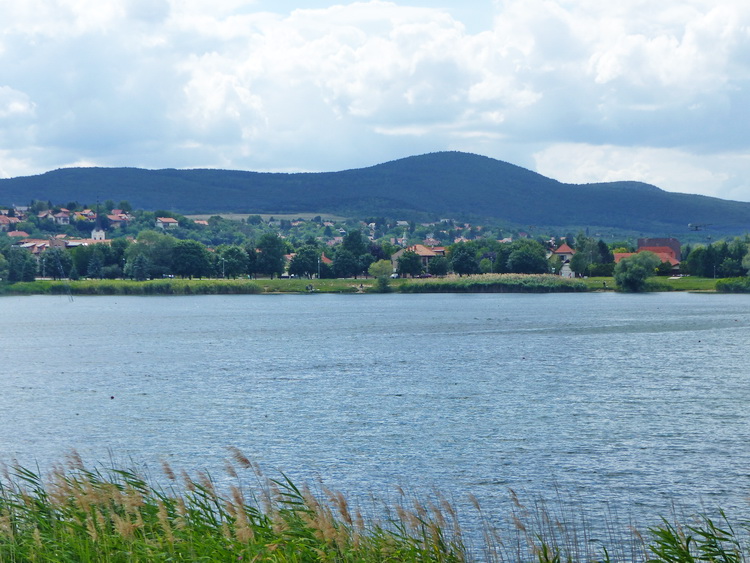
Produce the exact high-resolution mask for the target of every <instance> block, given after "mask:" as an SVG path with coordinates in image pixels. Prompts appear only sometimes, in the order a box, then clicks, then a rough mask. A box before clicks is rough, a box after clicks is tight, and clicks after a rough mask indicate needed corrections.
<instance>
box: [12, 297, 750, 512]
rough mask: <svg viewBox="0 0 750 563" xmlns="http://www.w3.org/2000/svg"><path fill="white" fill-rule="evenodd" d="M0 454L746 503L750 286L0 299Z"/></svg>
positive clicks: (480, 489) (449, 490) (695, 504)
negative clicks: (233, 455)
mask: <svg viewBox="0 0 750 563" xmlns="http://www.w3.org/2000/svg"><path fill="white" fill-rule="evenodd" d="M0 319H1V320H2V322H0V365H1V366H3V368H2V375H0V382H2V392H1V393H0V413H2V414H0V417H2V420H1V423H0V459H2V460H4V461H6V462H10V461H11V460H14V459H17V460H19V461H20V462H21V463H23V464H26V465H34V464H37V463H38V464H39V465H41V466H42V467H48V466H49V465H51V464H52V463H55V462H60V461H62V460H63V459H64V458H65V455H66V454H67V453H69V452H70V451H71V449H73V448H75V449H76V450H78V451H79V452H80V453H81V455H82V456H83V458H84V459H85V460H87V461H90V462H103V463H108V462H109V460H110V459H114V460H116V462H118V463H121V462H122V463H123V464H124V465H135V466H138V467H145V468H146V469H151V470H153V471H154V472H156V473H158V467H159V461H160V460H162V459H165V460H169V461H170V463H172V464H173V465H175V466H176V467H178V468H184V469H187V470H188V471H193V470H195V469H201V468H207V469H209V470H210V471H211V472H212V473H213V474H214V475H219V474H223V469H222V468H223V465H224V460H225V459H227V458H228V455H229V454H228V452H227V449H226V448H227V447H228V446H236V447H238V448H240V449H241V450H242V451H243V452H244V453H245V454H246V455H247V456H248V457H250V458H252V459H254V460H256V461H258V462H259V463H261V465H262V466H263V467H264V468H265V469H266V470H267V471H269V472H270V473H271V474H276V475H277V474H278V473H277V471H279V470H283V471H284V472H286V473H287V474H288V475H290V476H291V477H292V478H293V479H295V480H315V479H317V478H320V479H322V481H323V482H324V483H325V484H326V485H328V486H330V487H332V488H335V489H338V490H341V491H343V492H345V493H346V494H347V495H350V496H352V497H355V498H366V497H367V494H368V493H369V492H374V493H376V494H377V495H381V496H387V495H389V494H392V492H393V491H394V489H395V486H396V485H401V486H404V487H407V488H408V489H409V490H412V491H415V494H421V493H425V492H429V491H430V490H432V488H433V487H436V488H437V489H439V490H441V491H443V492H444V493H445V494H446V495H448V496H450V497H452V498H454V499H455V501H456V502H457V503H458V504H459V505H462V504H465V503H466V502H467V501H466V495H467V494H468V493H473V494H475V495H476V496H477V497H478V498H479V500H480V501H481V502H482V503H483V505H484V506H485V508H489V509H490V510H491V511H494V513H495V514H497V515H498V517H501V514H500V513H501V512H502V510H503V508H502V507H503V506H504V503H506V502H507V499H508V489H509V488H513V489H514V490H517V491H518V492H519V493H520V494H521V495H522V498H527V499H537V498H547V499H550V498H551V499H554V498H556V497H557V495H558V493H560V494H562V495H563V496H565V497H566V498H572V499H575V502H576V503H577V504H579V505H580V506H581V509H582V510H589V509H590V510H594V511H596V510H599V509H602V507H605V508H606V507H609V508H608V509H609V510H611V509H612V507H615V509H616V510H617V511H618V512H619V513H627V514H630V515H634V516H635V518H636V520H639V519H641V518H648V517H650V518H651V519H652V521H653V520H655V519H656V518H657V517H658V516H659V515H668V514H669V513H670V511H671V509H672V508H671V507H672V505H673V503H676V504H677V505H679V506H684V507H685V509H686V510H687V511H688V512H695V511H699V510H701V509H702V507H704V506H705V507H709V508H711V507H716V506H722V507H724V508H726V509H727V510H728V511H729V512H730V513H737V512H742V511H744V513H745V514H747V508H748V503H747V500H746V497H747V495H748V485H749V484H750V478H749V472H750V446H749V445H748V444H750V408H748V405H750V368H749V367H748V353H747V352H748V344H750V296H745V295H713V294H689V293H659V294H645V295H626V294H616V293H594V294H550V295H524V294H497V295H395V294H391V295H276V296H200V297H76V298H74V299H72V300H71V299H69V298H67V297H59V296H54V297H51V296H35V297H3V298H0Z"/></svg>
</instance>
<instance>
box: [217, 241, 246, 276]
mask: <svg viewBox="0 0 750 563" xmlns="http://www.w3.org/2000/svg"><path fill="white" fill-rule="evenodd" d="M247 266H248V258H247V252H246V251H245V249H244V248H242V247H241V246H239V245H236V244H232V245H221V246H219V248H217V249H216V272H217V273H220V274H221V275H222V277H229V278H234V279H236V278H237V276H241V275H243V274H247Z"/></svg>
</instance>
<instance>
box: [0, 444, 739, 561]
mask: <svg viewBox="0 0 750 563" xmlns="http://www.w3.org/2000/svg"><path fill="white" fill-rule="evenodd" d="M230 451H231V459H229V460H228V461H227V463H226V465H225V467H226V472H227V476H226V478H224V479H222V480H221V482H222V483H225V485H222V489H220V488H219V486H218V485H217V482H216V481H215V480H214V479H213V478H212V477H211V476H210V475H209V474H208V473H206V472H198V473H197V474H196V475H192V476H191V475H188V474H187V473H185V472H184V471H182V472H178V471H175V470H174V469H173V468H172V467H171V466H170V465H168V464H167V463H166V462H163V463H162V470H163V474H162V475H160V476H159V477H160V478H159V481H160V482H162V483H164V484H163V485H155V484H153V483H152V481H151V480H150V479H148V478H146V477H144V476H143V475H142V474H140V473H139V472H137V471H132V470H128V469H122V468H116V467H115V468H104V467H99V466H96V467H93V468H92V467H89V466H86V465H85V464H84V463H83V461H82V460H81V458H80V456H78V455H77V454H76V453H73V454H71V455H70V456H69V457H68V459H67V461H66V463H65V464H59V465H57V466H56V467H54V468H53V469H52V470H51V471H49V472H48V474H45V475H41V472H40V471H39V470H36V471H32V470H29V469H27V468H24V467H22V466H19V465H13V466H10V467H7V466H5V467H3V472H2V475H3V476H2V477H1V478H0V561H7V562H21V561H24V562H25V561H44V562H50V563H63V562H69V561H81V562H100V561H105V562H155V561H156V562H158V561H239V562H242V561H245V562H250V561H258V562H260V561H274V562H279V563H283V562H316V561H321V562H327V561H330V562H365V563H366V562H402V561H407V562H408V561H414V562H417V561H419V562H423V561H424V562H427V561H434V562H461V561H489V562H518V561H536V562H539V563H553V562H555V563H562V562H571V563H572V562H579V561H580V562H592V561H601V562H605V561H607V562H608V561H638V562H640V561H643V562H654V563H655V562H695V561H716V562H719V561H721V562H726V563H735V562H736V563H739V562H742V561H748V560H750V549H748V541H747V540H748V530H749V529H750V523H748V522H744V523H741V524H740V525H738V526H736V525H733V524H732V523H731V522H730V520H729V519H728V518H727V517H726V516H725V515H724V514H723V513H722V512H721V511H719V512H718V513H717V517H716V518H710V517H708V516H698V517H694V518H691V519H690V522H687V523H679V522H676V521H674V522H673V521H668V520H666V519H663V520H661V523H660V524H658V525H656V526H653V527H651V528H648V529H646V530H645V532H643V533H640V532H638V531H637V530H635V529H633V528H632V526H631V527H629V528H628V529H626V530H623V531H622V533H620V532H618V531H617V530H613V529H612V528H611V526H610V525H609V523H606V522H605V526H607V529H608V530H609V532H608V533H607V534H606V536H607V540H606V541H601V540H598V539H594V534H593V531H592V530H591V529H590V520H587V519H586V517H583V516H582V515H576V514H574V513H570V511H567V512H566V511H558V510H555V509H551V508H550V507H549V506H548V505H546V504H544V503H534V505H533V506H532V507H531V508H527V507H525V506H524V505H522V504H521V502H520V501H519V499H518V498H517V497H516V495H515V494H514V493H513V492H512V491H510V495H511V500H512V508H511V509H510V513H509V514H507V515H506V516H507V518H506V520H507V522H508V523H509V524H510V527H509V528H503V531H500V529H499V528H498V527H497V522H498V519H497V516H498V515H488V514H486V513H484V512H483V511H482V508H481V506H480V505H479V502H478V501H477V500H476V499H475V498H473V497H470V499H469V500H470V501H471V504H472V505H473V507H474V509H475V510H476V514H475V516H477V518H474V519H473V521H475V522H479V523H480V526H481V527H482V530H481V533H480V534H479V536H481V538H482V539H468V534H465V533H464V531H463V530H462V527H461V523H460V518H459V514H458V512H457V510H456V509H455V507H454V505H453V503H451V502H448V501H447V500H446V499H445V498H443V497H442V496H441V495H440V494H439V493H437V492H435V493H433V495H432V497H433V498H431V499H429V500H427V501H425V502H423V501H421V500H419V499H416V498H414V497H413V496H411V495H408V494H405V493H404V492H403V491H401V490H399V496H398V498H397V499H396V500H395V501H393V502H392V503H390V504H387V503H385V502H384V503H383V506H382V507H377V506H374V505H373V506H371V507H370V508H369V510H367V511H366V512H365V513H364V514H363V512H362V511H361V510H360V509H359V507H358V506H356V505H351V504H350V503H349V501H348V499H346V498H345V497H344V496H343V495H342V494H341V493H337V492H335V491H330V490H328V489H326V488H325V487H323V486H322V485H319V486H318V487H317V488H316V489H315V491H313V490H311V489H310V488H309V487H307V486H300V487H298V486H297V485H296V484H295V483H293V482H292V481H291V480H290V479H288V478H286V477H285V476H284V475H281V476H280V477H279V478H277V479H271V478H269V477H267V476H266V475H265V474H264V473H263V472H262V471H261V469H260V468H259V466H258V465H257V464H255V463H253V462H251V461H250V460H248V459H247V458H246V457H245V456H244V455H243V454H242V452H241V451H239V450H238V449H236V448H230ZM224 488H226V490H224ZM371 500H372V497H371ZM376 502H377V501H376ZM572 510H575V509H572ZM374 512H377V515H376V514H374ZM464 516H465V515H464V514H462V515H461V517H462V518H463V517H464ZM607 542H609V543H607Z"/></svg>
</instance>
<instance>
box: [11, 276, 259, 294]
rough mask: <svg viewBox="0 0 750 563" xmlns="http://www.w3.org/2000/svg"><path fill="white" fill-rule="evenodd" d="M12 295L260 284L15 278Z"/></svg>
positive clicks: (221, 289) (189, 290)
mask: <svg viewBox="0 0 750 563" xmlns="http://www.w3.org/2000/svg"><path fill="white" fill-rule="evenodd" d="M6 289H7V292H8V293H13V294H16V295H50V294H52V295H65V294H70V295H214V294H222V295H232V294H257V293H261V292H262V289H261V287H260V286H259V285H258V284H257V283H255V282H253V281H250V280H182V279H165V280H151V281H144V282H137V281H130V280H77V281H65V280H63V281H46V280H37V281H34V282H19V283H15V284H12V285H11V286H8V287H7V288H6Z"/></svg>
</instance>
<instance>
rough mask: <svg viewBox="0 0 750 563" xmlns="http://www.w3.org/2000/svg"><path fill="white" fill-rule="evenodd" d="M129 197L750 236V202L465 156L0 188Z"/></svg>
mask: <svg viewBox="0 0 750 563" xmlns="http://www.w3.org/2000/svg"><path fill="white" fill-rule="evenodd" d="M97 198H98V199H112V200H115V201H119V200H123V199H126V200H128V201H130V202H131V203H132V204H133V205H134V206H135V207H140V208H144V209H169V210H173V211H176V212H180V213H214V212H215V213H218V212H250V213H302V212H316V213H323V212H325V213H337V214H344V215H355V216H365V215H386V216H390V217H398V218H425V217H446V216H447V217H453V218H459V219H460V218H464V217H474V218H482V219H494V220H504V221H508V222H511V223H515V224H518V225H529V224H533V225H539V226H555V227H566V226H575V227H581V226H592V227H598V228H607V229H620V230H628V231H641V232H647V233H667V232H684V231H686V230H687V225H688V223H709V224H712V225H714V227H713V228H714V229H715V230H717V231H720V232H725V233H737V234H739V233H744V232H746V231H747V230H750V203H742V202H731V201H725V200H720V199H717V198H710V197H705V196H696V195H688V194H676V193H670V192H665V191H663V190H661V189H659V188H657V187H655V186H651V185H648V184H643V183H640V182H614V183H606V184H586V185H575V184H564V183H561V182H558V181H556V180H552V179H550V178H546V177H545V176H542V175H540V174H537V173H535V172H531V171H529V170H526V169H524V168H521V167H519V166H515V165H512V164H509V163H507V162H502V161H499V160H494V159H491V158H487V157H483V156H477V155H473V154H466V153H459V152H441V153H432V154H427V155H422V156H414V157H409V158H404V159H401V160H396V161H393V162H387V163H383V164H378V165H376V166H371V167H369V168H362V169H356V170H345V171H341V172H325V173H299V174H276V173H259V172H241V171H228V170H171V169H167V170H142V169H136V168H69V169H61V170H55V171H53V172H48V173H46V174H42V175H39V176H29V177H22V178H12V179H6V180H0V202H2V203H6V204H9V203H19V204H20V203H27V202H29V201H30V200H32V199H42V200H51V201H53V202H56V203H61V202H67V201H71V200H77V201H81V202H88V203H92V202H94V201H96V199H97Z"/></svg>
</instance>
